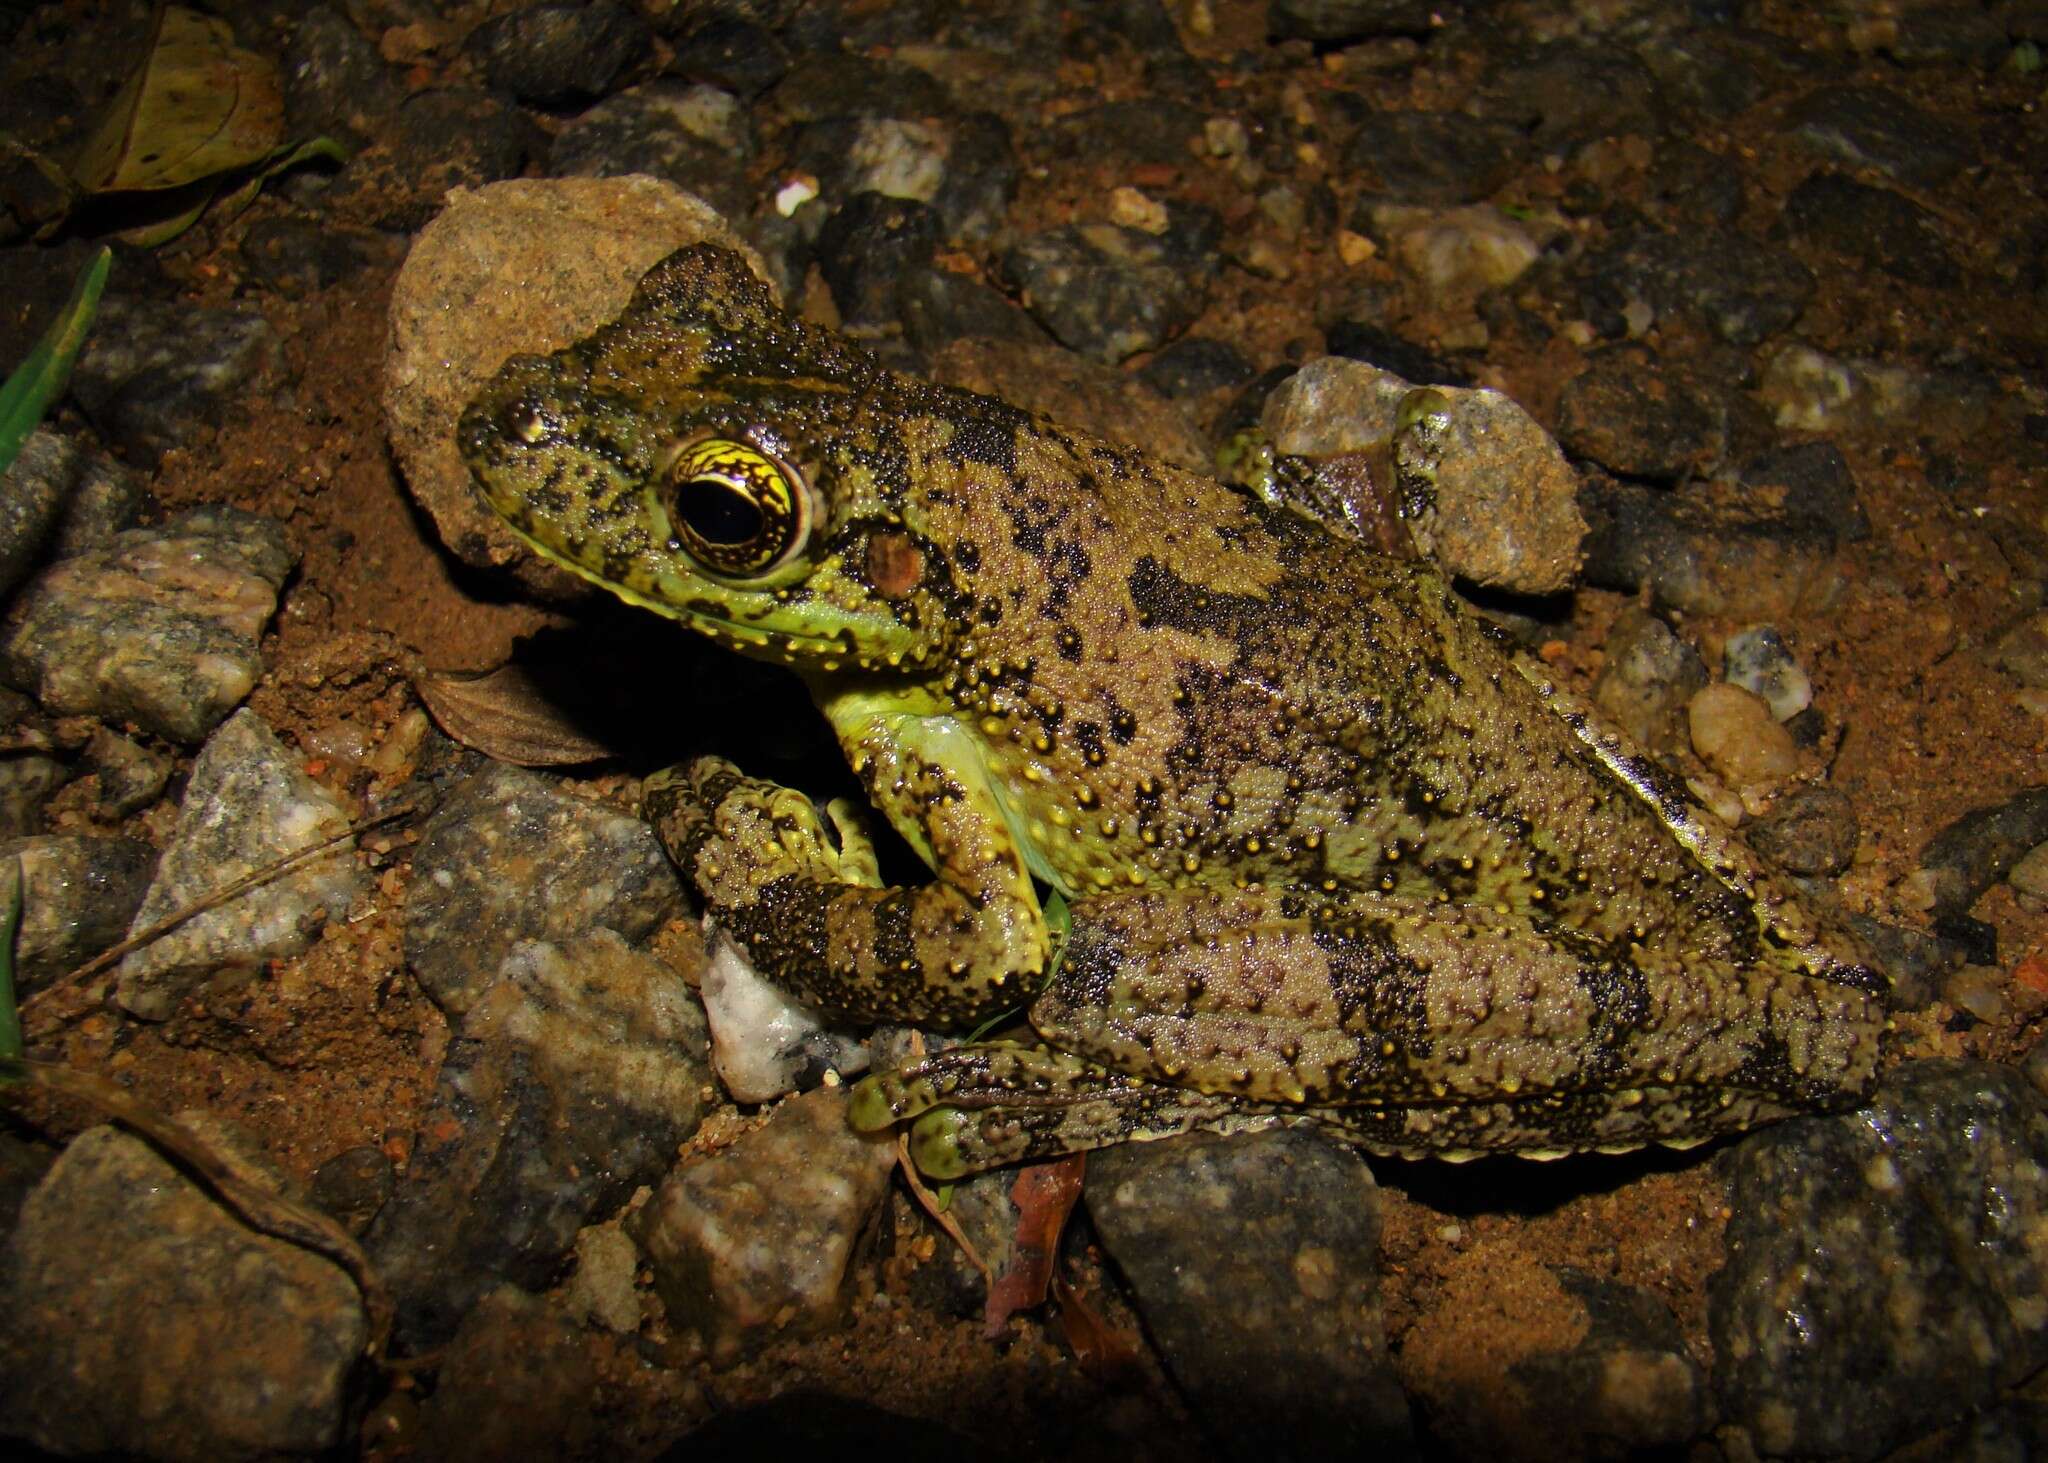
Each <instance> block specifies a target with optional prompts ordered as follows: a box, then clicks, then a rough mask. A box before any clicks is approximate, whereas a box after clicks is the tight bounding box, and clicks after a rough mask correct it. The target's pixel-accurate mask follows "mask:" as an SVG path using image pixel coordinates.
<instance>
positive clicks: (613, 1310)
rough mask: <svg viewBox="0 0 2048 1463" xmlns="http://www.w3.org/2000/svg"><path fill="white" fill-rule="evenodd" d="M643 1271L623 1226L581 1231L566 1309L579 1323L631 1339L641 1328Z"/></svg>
mask: <svg viewBox="0 0 2048 1463" xmlns="http://www.w3.org/2000/svg"><path fill="white" fill-rule="evenodd" d="M639 1271H640V1251H639V1250H637V1249H635V1248H634V1246H633V1240H632V1237H631V1236H630V1235H628V1234H627V1233H626V1231H625V1230H624V1229H623V1228H621V1227H620V1226H619V1225H617V1224H593V1225H591V1226H590V1227H589V1228H588V1229H583V1230H579V1231H578V1232H577V1235H576V1273H575V1274H573V1275H571V1276H570V1277H569V1279H568V1282H567V1283H566V1284H565V1285H564V1286H563V1287H562V1307H563V1309H564V1310H566V1311H567V1312H568V1313H569V1315H570V1316H571V1317H572V1318H573V1319H575V1320H577V1321H580V1322H583V1323H585V1324H587V1325H598V1326H602V1327H604V1328H605V1329H606V1330H607V1331H618V1332H620V1333H622V1334H625V1335H629V1336H630V1335H631V1334H632V1333H633V1332H635V1331H637V1330H639V1329H640V1313H641V1307H640V1292H639V1291H638V1290H637V1289H636V1288H635V1286H634V1279H635V1277H636V1276H637V1275H638V1274H639Z"/></svg>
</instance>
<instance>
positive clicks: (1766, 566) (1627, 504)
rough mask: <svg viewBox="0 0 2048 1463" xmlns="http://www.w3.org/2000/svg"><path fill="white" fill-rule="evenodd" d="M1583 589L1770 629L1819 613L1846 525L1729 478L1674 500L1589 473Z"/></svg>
mask: <svg viewBox="0 0 2048 1463" xmlns="http://www.w3.org/2000/svg"><path fill="white" fill-rule="evenodd" d="M1579 507H1580V509H1581V511H1582V512H1583V513H1584V514H1585V516H1586V522H1587V525H1588V528H1589V532H1588V533H1587V536H1586V571H1585V572H1586V579H1587V581H1588V582H1590V583H1593V584H1598V585H1601V586H1603V587H1605V588H1609V589H1621V590H1627V591H1629V592H1631V593H1633V592H1635V591H1637V590H1640V589H1645V588H1646V589H1648V590H1649V591H1650V595H1651V599H1652V601H1653V602H1654V603H1655V604H1656V605H1657V607H1658V608H1660V609H1671V610H1678V611H1681V612H1684V613H1687V614H1698V615H1716V616H1723V617H1727V618H1734V619H1776V618H1781V617H1785V616H1789V615H1792V614H1794V613H1796V612H1798V611H1800V610H1801V609H1808V610H1810V609H1814V608H1818V607H1820V606H1823V605H1825V604H1826V603H1827V601H1828V600H1829V598H1830V597H1831V596H1832V595H1833V594H1834V592H1835V590H1836V588H1837V586H1838V584H1839V576H1838V575H1837V573H1836V572H1835V553H1836V549H1837V546H1838V542H1839V539H1838V535H1839V534H1840V533H1841V532H1842V531H1843V529H1844V528H1845V526H1846V525H1843V524H1840V523H1837V522H1831V521H1829V520H1827V519H1826V518H1824V517H1822V516H1820V515H1819V514H1817V513H1815V512H1811V511H1809V510H1808V509H1807V507H1806V506H1805V505H1804V504H1803V503H1801V502H1800V501H1798V500H1797V499H1793V500H1789V501H1788V499H1787V498H1786V495H1785V494H1784V493H1783V492H1782V491H1780V490H1777V489H1775V488H1771V487H1758V486H1752V485H1750V484H1746V483H1743V482H1740V481H1735V480H1731V479H1727V478H1722V479H1715V480H1710V481H1708V482H1704V483H1690V484H1687V485H1686V486H1684V487H1682V488H1678V489H1675V490H1669V491H1665V490H1658V489H1653V488H1644V487H1639V486H1637V485H1635V484H1632V483H1620V482H1616V481H1615V480H1614V479H1612V478H1608V477H1605V476H1603V475H1600V474H1598V473H1597V472H1589V473H1588V474H1587V476H1586V478H1585V480H1584V487H1583V490H1582V491H1581V493H1580V495H1579Z"/></svg>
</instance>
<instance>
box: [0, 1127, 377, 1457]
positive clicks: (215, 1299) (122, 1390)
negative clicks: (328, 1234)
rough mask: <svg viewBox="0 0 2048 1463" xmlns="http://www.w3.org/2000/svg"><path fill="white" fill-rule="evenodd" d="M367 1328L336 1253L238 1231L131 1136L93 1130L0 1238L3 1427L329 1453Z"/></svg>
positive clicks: (214, 1452) (135, 1445)
mask: <svg viewBox="0 0 2048 1463" xmlns="http://www.w3.org/2000/svg"><path fill="white" fill-rule="evenodd" d="M368 1339H369V1327H368V1325H367V1323H366V1322H365V1320H364V1317H363V1308H362V1303H361V1301H360V1299H359V1298H358V1296H357V1293H356V1288H355V1285H354V1283H353V1282H352V1281H350V1279H349V1278H348V1276H347V1274H346V1273H344V1272H343V1271H342V1270H341V1268H340V1267H339V1266H337V1265H335V1264H334V1263H333V1262H332V1261H330V1260H327V1259H325V1258H324V1257H322V1256H320V1255H316V1254H314V1253H313V1252H311V1251H309V1250H304V1249H301V1248H299V1247H298V1246H296V1245H291V1244H287V1243H285V1242H284V1241H283V1240H278V1239H272V1238H271V1237H269V1236H268V1235H261V1234H257V1233H256V1232H254V1231H253V1230H250V1229H248V1228H247V1227H246V1226H244V1225H243V1224H242V1223H241V1221H240V1220H238V1219H236V1218H235V1217H234V1216H233V1215H232V1214H230V1213H229V1212H228V1211H227V1210H225V1209H223V1208H221V1207H220V1206H219V1205H218V1204H216V1203H215V1202H214V1200H213V1198H212V1197H211V1196H210V1195H209V1194H207V1193H206V1192H205V1191H204V1190H203V1189H201V1188H200V1187H199V1186H198V1185H197V1184H195V1183H194V1182H193V1181H192V1180H191V1179H189V1178H187V1177H186V1176H185V1174H184V1172H183V1171H182V1170H181V1169H179V1168H178V1167H177V1166H176V1165H174V1164H172V1163H170V1162H169V1161H168V1160H166V1159H164V1158H162V1157H160V1156H159V1155H158V1154H157V1152H156V1151H155V1150H154V1149H152V1148H151V1147H150V1146H149V1145H148V1144H146V1143H144V1142H143V1141H142V1140H141V1139H139V1138H133V1137H130V1136H129V1135H128V1134H126V1133H123V1132H120V1131H118V1130H117V1129H115V1128H112V1127H100V1128H92V1129H89V1130H88V1131H86V1132H84V1133H81V1134H80V1135H79V1136H78V1137H77V1138H76V1139H74V1140H73V1141H72V1143H71V1146H70V1147H68V1148H66V1149H65V1150H64V1153H63V1155H62V1156H61V1157H60V1158H59V1159H58V1160H57V1162H56V1163H55V1164H54V1165H53V1166H52V1167H51V1169H50V1171H49V1173H48V1175H47V1176H46V1177H45V1178H44V1179H43V1181H42V1182H41V1183H40V1184H39V1185H38V1186H37V1187H36V1189H35V1192H34V1193H32V1194H31V1195H30V1196H29V1198H28V1202H27V1203H26V1204H24V1205H23V1206H22V1211H21V1219H20V1223H19V1224H18V1225H17V1227H16V1228H15V1230H14V1234H13V1237H12V1238H11V1239H10V1240H9V1242H8V1245H7V1251H6V1304H5V1305H4V1306H0V1358H4V1359H5V1366H6V1368H7V1376H8V1384H7V1386H6V1387H5V1388H4V1389H0V1433H4V1434H6V1435H7V1436H9V1437H13V1438H26V1439H28V1440H29V1441H31V1442H32V1443H34V1445H35V1446H36V1447H38V1448H44V1449H48V1450H50V1451H51V1452H56V1453H64V1454H79V1453H91V1454H99V1453H117V1452H118V1453H122V1454H132V1455H136V1456H140V1457H147V1458H154V1459H165V1460H184V1459H191V1460H195V1463H197V1460H215V1459H252V1460H253V1459H268V1458H273V1457H276V1456H279V1455H283V1454H290V1455H294V1456H297V1455H305V1454H315V1453H325V1452H327V1451H329V1450H330V1449H334V1448H336V1447H338V1446H340V1445H341V1443H342V1433H341V1429H342V1424H343V1421H344V1418H345V1416H346V1413H345V1407H346V1405H347V1402H348V1396H349V1391H348V1386H349V1379H350V1377H351V1375H352V1373H353V1372H354V1370H355V1366H356V1363H357V1362H358V1361H359V1360H360V1359H361V1356H362V1351H363V1347H364V1345H365V1343H366V1342H367V1341H368Z"/></svg>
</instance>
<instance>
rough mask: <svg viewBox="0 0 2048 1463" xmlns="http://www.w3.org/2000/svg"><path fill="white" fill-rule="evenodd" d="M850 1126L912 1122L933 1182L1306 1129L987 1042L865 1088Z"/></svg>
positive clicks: (1253, 1108) (1271, 1109)
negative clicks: (1091, 1153) (1149, 1147)
mask: <svg viewBox="0 0 2048 1463" xmlns="http://www.w3.org/2000/svg"><path fill="white" fill-rule="evenodd" d="M848 1116H849V1118H850V1120H851V1121H852V1123H853V1125H854V1126H855V1127H856V1128H860V1129H862V1130H864V1131H869V1132H874V1131H879V1130H880V1129H883V1128H887V1127H889V1126H890V1125H891V1124H894V1123H899V1122H905V1121H909V1122H911V1124H912V1126H911V1129H910V1156H911V1158H912V1160H913V1161H915V1162H916V1164H917V1166H918V1167H919V1168H920V1169H922V1170H923V1171H924V1172H925V1173H927V1174H929V1175H930V1176H931V1177H933V1178H935V1179H955V1178H959V1177H961V1176H962V1175H965V1174H970V1173H975V1172H978V1171H979V1170H981V1169H984V1168H994V1167H996V1166H997V1165H998V1164H1004V1163H1019V1162H1024V1161H1026V1160H1035V1159H1042V1158H1056V1157H1058V1156H1059V1155H1061V1154H1064V1153H1078V1152H1080V1151H1082V1150H1084V1149H1088V1148H1101V1147H1105V1146H1107V1145H1108V1144H1111V1143H1131V1142H1142V1141H1144V1140H1146V1139H1151V1138H1170V1137H1173V1136H1175V1135H1177V1134H1180V1133H1187V1132H1192V1131H1195V1130H1201V1131H1205V1132H1218V1133H1237V1132H1248V1131H1252V1130H1255V1129H1260V1128H1270V1127H1275V1126H1278V1125H1279V1124H1282V1123H1287V1122H1291V1121H1302V1120H1304V1117H1303V1115H1302V1114H1300V1113H1289V1112H1287V1111H1285V1110H1283V1109H1281V1108H1278V1107H1275V1106H1271V1105H1268V1104H1264V1103H1254V1102H1248V1101H1245V1100H1244V1099H1242V1098H1236V1097H1230V1096H1224V1095H1214V1094H1208V1093H1200V1092H1191V1091H1188V1090H1187V1089H1185V1088H1179V1087H1168V1086H1165V1085H1163V1084H1160V1083H1155V1082H1145V1081H1142V1080H1140V1079H1138V1078H1135V1077H1129V1076H1125V1075H1124V1074H1123V1073H1120V1072H1112V1071H1110V1070H1109V1069H1108V1068H1107V1067H1099V1066H1097V1065H1095V1064H1094V1063H1093V1062H1088V1061H1084V1060H1082V1059H1081V1058H1079V1057H1075V1056H1070V1055H1068V1054H1067V1053H1065V1052H1057V1051H1051V1050H1048V1049H1047V1048H1044V1047H1026V1046H1018V1045H1014V1044H1011V1043H1007V1042H981V1043H974V1044H970V1045H967V1046H960V1047H955V1048H953V1049H952V1050H951V1051H947V1052H941V1053H940V1054H939V1055H937V1056H934V1057H931V1058H929V1059H927V1060H925V1061H923V1062H919V1063H918V1064H917V1065H915V1066H912V1067H905V1068H903V1069H901V1070H899V1071H895V1072H881V1073H877V1074H876V1075H874V1076H872V1077H868V1078H865V1079H864V1080H863V1081H861V1082H860V1083H859V1084H858V1085H857V1086H856V1087H855V1088H854V1090H853V1101H852V1105H851V1107H850V1108H849V1109H848Z"/></svg>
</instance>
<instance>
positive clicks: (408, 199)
mask: <svg viewBox="0 0 2048 1463" xmlns="http://www.w3.org/2000/svg"><path fill="white" fill-rule="evenodd" d="M546 147H547V134H546V133H544V132H543V131H542V130H541V129H540V127H539V126H538V125H537V124H536V123H535V122H534V120H533V119H532V118H531V117H529V116H528V115H527V113H526V112H525V110H524V109H522V108H521V107H519V106H518V105H517V104H516V103H514V102H512V101H510V100H508V99H506V98H504V97H502V96H500V95H499V94H497V93H495V92H490V91H486V90H484V88H482V87H479V86H443V87H433V88H430V89H428V90H425V91H416V92H413V93H411V94H410V95H408V96H407V97H406V98H405V100H404V101H403V102H401V103H400V104H399V107H398V111H397V114H396V115H395V116H394V117H393V118H392V120H391V122H390V124H389V125H388V126H387V127H386V128H385V131H384V136H383V138H382V139H381V141H380V143H379V145H377V146H374V147H372V148H371V149H369V150H368V151H367V152H365V153H363V154H361V155H360V156H358V157H356V158H353V159H351V160H350V162H349V166H348V167H347V168H346V169H345V170H344V171H343V173H342V174H341V176H340V177H339V178H338V179H337V180H336V182H335V184H334V186H333V188H332V189H331V190H330V192H329V193H328V194H327V197H326V199H325V200H324V201H325V202H326V203H327V206H328V207H329V208H330V209H333V210H335V211H340V212H344V213H346V214H353V215H356V216H359V217H361V218H363V219H364V220H365V221H366V222H367V223H368V224H369V225H370V226H371V227H374V228H377V229H380V230H390V231H400V230H402V231H404V232H405V233H407V234H416V233H418V232H419V231H420V230H421V229H423V228H425V227H426V226H427V225H428V224H429V223H430V222H431V221H432V220H433V219H434V217H435V216H436V215H437V214H438V213H439V212H440V211H441V210H442V208H443V206H444V204H445V202H446V200H447V198H448V195H449V194H450V192H451V191H453V190H455V189H472V188H482V187H484V186H485V185H487V184H490V183H495V182H497V181H499V180H500V179H505V178H516V177H517V176H518V175H519V173H520V171H521V170H522V169H524V168H525V167H526V165H527V163H528V162H529V161H530V160H532V159H533V158H535V157H537V156H540V155H542V154H544V153H545V151H546Z"/></svg>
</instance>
